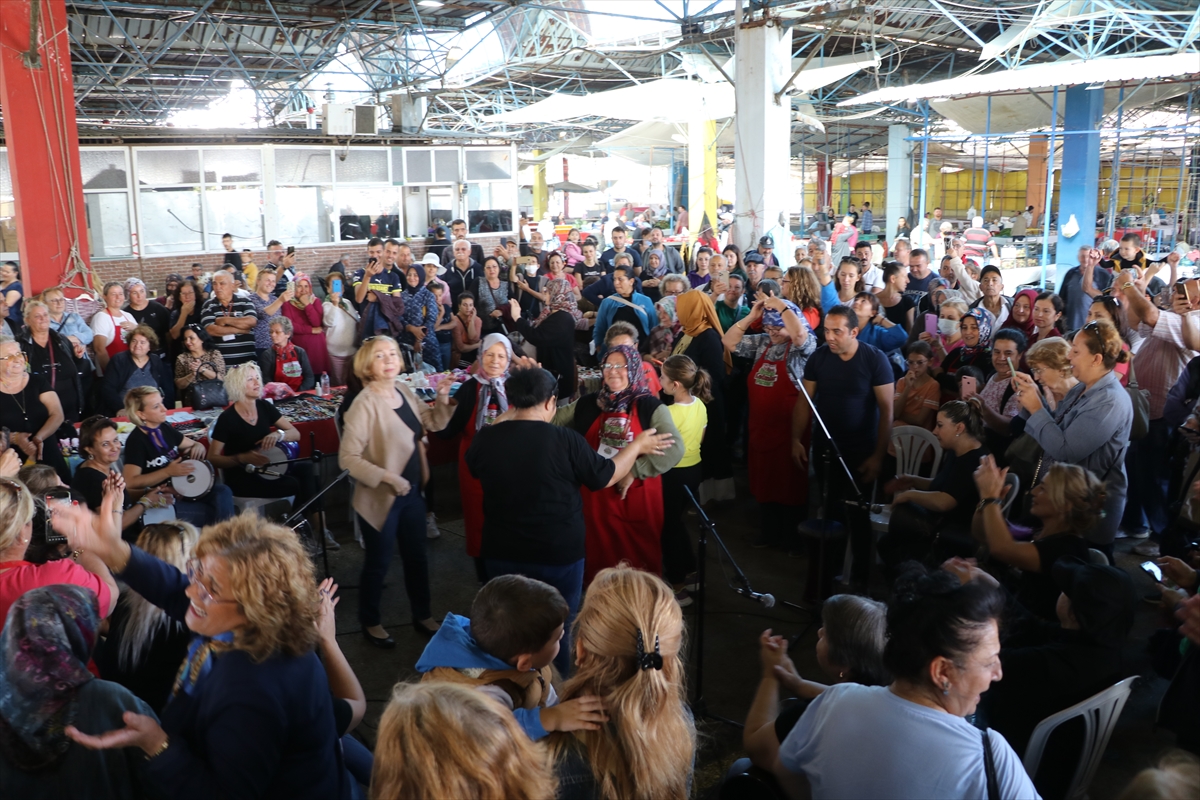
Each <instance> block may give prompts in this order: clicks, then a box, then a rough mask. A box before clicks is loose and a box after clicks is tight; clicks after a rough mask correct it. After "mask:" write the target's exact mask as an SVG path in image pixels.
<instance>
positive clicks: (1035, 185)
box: [1003, 136, 1049, 236]
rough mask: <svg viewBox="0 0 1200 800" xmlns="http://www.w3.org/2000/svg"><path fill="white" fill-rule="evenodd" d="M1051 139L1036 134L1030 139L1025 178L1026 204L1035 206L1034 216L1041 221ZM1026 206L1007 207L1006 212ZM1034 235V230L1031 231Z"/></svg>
mask: <svg viewBox="0 0 1200 800" xmlns="http://www.w3.org/2000/svg"><path fill="white" fill-rule="evenodd" d="M1048 146H1049V139H1047V137H1045V136H1034V137H1031V138H1030V139H1029V159H1028V161H1029V167H1028V172H1029V175H1028V177H1026V179H1025V205H1027V206H1033V218H1034V219H1035V220H1038V221H1040V220H1041V219H1042V211H1044V210H1045V207H1046V153H1047V148H1048ZM1024 210H1025V209H1024V208H1020V209H1017V208H1006V209H1004V210H1003V213H1004V214H1011V213H1012V212H1014V211H1024ZM1029 235H1030V236H1033V235H1034V233H1033V231H1030V234H1029Z"/></svg>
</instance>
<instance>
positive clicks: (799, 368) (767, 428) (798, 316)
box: [721, 280, 817, 548]
mask: <svg viewBox="0 0 1200 800" xmlns="http://www.w3.org/2000/svg"><path fill="white" fill-rule="evenodd" d="M781 294H782V292H781V291H780V288H779V286H778V285H777V284H776V283H775V281H772V280H763V281H760V282H759V284H758V296H759V299H758V300H757V301H756V302H755V303H754V307H753V308H752V309H751V310H750V314H749V315H748V316H747V317H745V318H744V319H742V320H741V321H740V322H738V323H737V324H736V325H734V326H732V327H731V328H730V329H729V330H728V331H726V332H725V336H724V337H722V340H721V341H722V343H723V344H724V345H725V348H726V349H727V350H728V351H729V352H730V353H732V354H733V355H735V356H741V357H742V358H746V359H750V360H752V361H753V362H754V367H753V368H752V369H751V370H750V374H749V376H748V377H747V379H746V385H747V387H748V392H749V396H748V399H749V406H750V436H749V441H748V442H747V443H746V460H747V464H748V466H749V468H750V491H751V492H753V494H754V499H755V500H757V501H758V505H759V508H760V509H761V511H762V528H761V531H760V533H759V537H758V539H757V541H755V542H754V546H755V547H771V546H783V547H787V548H790V547H791V546H792V545H793V544H794V541H795V537H796V526H797V525H799V524H800V520H801V519H803V517H804V509H805V507H806V506H807V505H808V470H807V469H803V468H801V467H798V466H797V465H796V462H795V461H794V460H793V459H792V443H791V442H790V441H789V440H788V433H789V432H790V431H791V429H792V412H793V411H794V410H795V408H796V403H797V402H800V403H803V402H805V400H804V399H803V398H801V397H800V386H801V381H802V380H803V378H804V364H805V362H806V361H807V360H808V357H809V356H810V355H812V353H813V351H814V350H816V349H817V342H816V337H814V336H813V335H812V332H811V331H810V330H809V328H808V323H807V322H806V321H805V320H804V316H803V312H802V311H801V310H800V308H799V307H798V306H796V304H795V303H792V302H791V301H788V300H784V299H782V298H781V296H780V295H781ZM760 319H761V320H762V323H763V330H764V331H765V333H758V334H750V335H746V329H747V328H749V327H750V326H751V325H753V324H754V323H755V322H757V321H758V320H760ZM806 444H807V443H806Z"/></svg>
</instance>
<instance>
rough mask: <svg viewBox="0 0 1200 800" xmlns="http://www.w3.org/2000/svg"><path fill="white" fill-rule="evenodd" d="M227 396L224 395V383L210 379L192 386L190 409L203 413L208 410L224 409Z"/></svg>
mask: <svg viewBox="0 0 1200 800" xmlns="http://www.w3.org/2000/svg"><path fill="white" fill-rule="evenodd" d="M227 405H229V396H228V395H227V394H225V381H222V380H219V379H217V378H212V379H210V380H207V381H196V382H194V383H193V384H192V408H194V409H195V410H196V411H204V410H206V409H209V408H225V406H227Z"/></svg>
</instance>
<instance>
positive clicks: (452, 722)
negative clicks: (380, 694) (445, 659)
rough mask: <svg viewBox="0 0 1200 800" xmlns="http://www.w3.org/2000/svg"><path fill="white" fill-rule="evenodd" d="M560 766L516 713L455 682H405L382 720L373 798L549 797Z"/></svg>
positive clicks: (481, 799) (529, 799) (509, 799)
mask: <svg viewBox="0 0 1200 800" xmlns="http://www.w3.org/2000/svg"><path fill="white" fill-rule="evenodd" d="M554 790H555V780H554V765H553V762H552V761H551V760H550V754H549V752H548V751H547V750H546V748H545V747H544V746H543V745H541V744H537V743H535V742H533V741H531V740H530V738H529V737H528V736H527V735H526V734H525V732H524V731H522V730H521V727H520V726H519V725H518V724H517V721H516V719H515V718H514V717H513V715H512V714H511V713H510V712H509V711H508V710H507V709H506V708H504V707H503V706H501V705H500V704H499V703H497V702H496V701H495V700H493V699H491V698H489V697H488V696H487V695H484V694H483V693H481V692H479V691H476V690H475V689H470V688H468V687H466V686H460V685H457V684H449V683H398V684H396V687H395V688H394V689H393V690H392V699H391V701H390V702H389V703H388V705H387V708H385V709H384V711H383V717H382V718H381V719H380V720H379V737H378V739H377V740H376V743H375V769H374V772H373V773H372V774H371V795H370V796H371V800H408V798H413V800H424V798H427V797H454V798H461V800H548V799H549V798H552V797H554Z"/></svg>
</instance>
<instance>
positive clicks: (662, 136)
mask: <svg viewBox="0 0 1200 800" xmlns="http://www.w3.org/2000/svg"><path fill="white" fill-rule="evenodd" d="M687 146H688V125H687V123H685V122H639V123H638V124H636V125H631V126H630V127H628V128H626V129H625V130H623V131H621V132H620V133H614V134H613V135H612V136H609V137H608V138H607V139H601V140H600V141H599V142H596V149H597V150H600V151H602V152H604V153H605V154H607V155H610V156H616V157H617V158H624V159H626V160H628V161H634V162H636V163H638V164H642V165H644V166H652V165H657V166H663V165H664V164H670V163H671V160H672V154H671V151H672V150H686V149H687ZM717 147H718V148H722V147H726V148H732V147H733V126H732V125H722V124H720V123H718V125H717ZM675 157H676V158H678V155H676V156H675ZM684 157H685V158H686V156H684Z"/></svg>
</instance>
